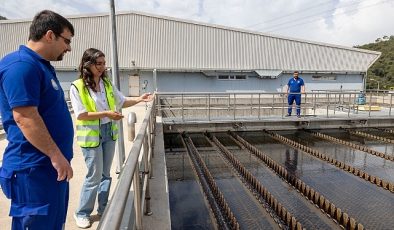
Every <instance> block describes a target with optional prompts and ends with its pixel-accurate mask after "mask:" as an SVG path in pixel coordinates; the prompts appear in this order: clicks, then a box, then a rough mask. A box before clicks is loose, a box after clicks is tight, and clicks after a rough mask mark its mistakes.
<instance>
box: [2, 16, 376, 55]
mask: <svg viewBox="0 0 394 230" xmlns="http://www.w3.org/2000/svg"><path fill="white" fill-rule="evenodd" d="M129 14H135V15H140V16H145V17H152V18H159V19H165V20H169V21H175V22H181V23H188V24H194V25H199V26H206V27H213V28H217V29H223V30H229V31H234V32H241V33H247V34H253V35H260V36H265V37H270V38H279V39H284V40H288V41H295V42H301V43H306V44H312V45H319V46H326V47H332V48H338V49H345V50H351V51H356V52H361V53H368V54H374V55H378V56H380V55H381V52H377V51H371V50H365V49H359V48H354V47H348V46H342V45H334V44H329V43H324V42H317V41H309V40H303V39H298V38H291V37H286V36H281V35H273V34H268V33H263V32H258V31H252V30H246V29H242V28H236V27H229V26H223V25H218V24H210V23H205V22H198V21H194V20H190V19H181V18H174V17H170V16H164V15H157V14H152V13H146V12H141V11H118V12H117V13H116V15H129ZM107 16H109V13H104V12H103V13H91V14H79V15H64V17H66V18H68V19H77V18H87V17H107ZM31 20H32V19H19V20H18V19H16V20H14V19H7V20H0V24H8V23H21V22H29V21H31Z"/></svg>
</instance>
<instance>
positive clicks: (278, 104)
mask: <svg viewBox="0 0 394 230" xmlns="http://www.w3.org/2000/svg"><path fill="white" fill-rule="evenodd" d="M360 94H363V93H360V92H355V91H349V92H346V91H335V92H330V91H325V92H307V93H306V94H302V96H301V97H302V103H301V107H300V109H301V115H302V117H325V118H328V117H371V116H379V117H382V116H392V107H393V102H394V101H393V96H394V94H393V93H388V92H386V93H379V94H376V93H368V94H366V95H365V94H363V95H365V97H364V98H363V100H364V102H365V103H362V100H360V97H359V96H360ZM157 106H158V110H159V112H161V114H162V116H163V119H164V120H165V121H171V122H184V121H214V120H221V121H226V120H242V119H246V120H248V119H249V120H250V119H253V120H256V119H257V120H262V119H267V118H278V117H281V118H284V117H285V116H286V114H287V109H288V102H287V95H286V94H284V93H265V92H261V93H254V92H253V93H250V92H236V93H206V92H193V93H158V105H157ZM295 109H296V108H295V103H294V105H293V114H295Z"/></svg>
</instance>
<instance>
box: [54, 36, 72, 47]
mask: <svg viewBox="0 0 394 230" xmlns="http://www.w3.org/2000/svg"><path fill="white" fill-rule="evenodd" d="M56 36H57V37H61V38H63V40H64V43H66V44H67V45H70V44H71V40H70V39H68V38H65V37H63V36H62V35H60V34H57V35H56Z"/></svg>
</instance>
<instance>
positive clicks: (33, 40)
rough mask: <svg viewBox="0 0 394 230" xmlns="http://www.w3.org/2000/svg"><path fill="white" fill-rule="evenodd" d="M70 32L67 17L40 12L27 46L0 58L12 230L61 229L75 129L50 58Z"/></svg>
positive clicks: (2, 172)
mask: <svg viewBox="0 0 394 230" xmlns="http://www.w3.org/2000/svg"><path fill="white" fill-rule="evenodd" d="M73 35H74V28H73V26H72V24H71V23H70V22H69V21H68V20H67V19H65V18H64V17H62V16H61V15H59V14H57V13H55V12H52V11H48V10H44V11H41V12H39V13H38V14H37V15H36V16H35V17H34V19H33V21H32V24H31V26H30V33H29V40H28V42H27V45H21V46H20V47H19V50H17V51H15V52H13V53H10V54H8V55H6V56H5V57H4V58H3V59H2V60H1V61H0V110H1V116H2V119H3V127H4V130H5V132H6V133H7V140H8V146H7V148H6V150H5V153H4V156H3V164H2V167H1V168H0V185H1V188H2V190H3V193H4V194H5V195H6V197H7V198H9V199H11V207H10V216H12V229H14V230H19V229H21V230H22V229H31V230H34V229H40V230H42V229H48V230H61V229H63V228H64V223H65V219H66V214H67V207H68V186H69V184H68V181H69V180H70V179H71V178H72V177H73V170H72V168H71V165H70V161H71V158H72V155H73V152H72V142H73V134H74V133H73V132H74V131H73V124H72V120H71V116H70V113H69V111H68V107H67V104H66V102H65V100H64V92H63V90H62V88H61V87H60V83H59V80H58V79H57V77H56V73H55V69H54V68H53V66H52V65H51V64H50V61H60V60H62V59H63V56H64V54H65V53H67V52H69V51H71V47H70V43H71V38H72V36H73ZM10 36H12V35H11V34H10ZM2 208H3V207H2Z"/></svg>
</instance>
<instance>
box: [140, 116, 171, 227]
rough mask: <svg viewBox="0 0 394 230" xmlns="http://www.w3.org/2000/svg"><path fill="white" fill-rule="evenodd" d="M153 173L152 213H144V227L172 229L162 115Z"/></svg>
mask: <svg viewBox="0 0 394 230" xmlns="http://www.w3.org/2000/svg"><path fill="white" fill-rule="evenodd" d="M152 169H154V170H153V171H152V173H153V174H152V175H153V178H152V179H150V196H151V199H150V204H151V211H152V213H153V214H152V215H151V216H147V215H144V216H143V219H142V221H143V222H142V225H143V227H144V229H148V230H156V229H158V227H159V228H160V229H161V230H171V216H170V202H169V190H168V178H167V165H166V159H165V149H164V133H163V123H162V118H161V117H156V129H155V143H154V156H153V158H152Z"/></svg>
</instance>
